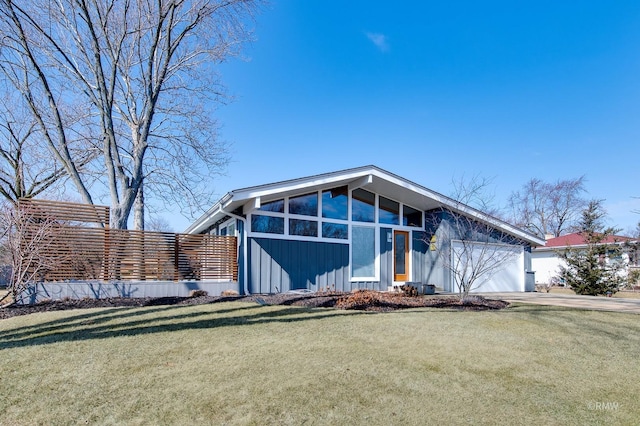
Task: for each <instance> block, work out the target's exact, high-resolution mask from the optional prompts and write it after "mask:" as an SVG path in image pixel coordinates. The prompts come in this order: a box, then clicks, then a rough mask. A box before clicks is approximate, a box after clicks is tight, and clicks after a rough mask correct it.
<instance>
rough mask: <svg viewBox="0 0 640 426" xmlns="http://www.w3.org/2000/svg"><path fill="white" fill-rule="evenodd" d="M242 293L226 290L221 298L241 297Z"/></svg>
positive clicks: (221, 294)
mask: <svg viewBox="0 0 640 426" xmlns="http://www.w3.org/2000/svg"><path fill="white" fill-rule="evenodd" d="M239 295H240V293H238V292H237V291H235V290H224V291H223V292H222V293H220V296H239Z"/></svg>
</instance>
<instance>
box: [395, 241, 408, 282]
mask: <svg viewBox="0 0 640 426" xmlns="http://www.w3.org/2000/svg"><path fill="white" fill-rule="evenodd" d="M393 280H394V281H408V280H409V233H408V232H407V231H394V232H393Z"/></svg>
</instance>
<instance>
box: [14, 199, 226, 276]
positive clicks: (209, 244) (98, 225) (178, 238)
mask: <svg viewBox="0 0 640 426" xmlns="http://www.w3.org/2000/svg"><path fill="white" fill-rule="evenodd" d="M19 209H20V213H21V214H20V216H21V217H22V218H23V219H22V220H23V221H24V222H26V223H27V225H26V226H22V228H21V229H23V233H24V234H25V235H24V236H23V237H22V238H23V240H24V241H25V243H28V242H29V241H32V240H33V236H34V235H35V234H36V233H38V231H40V232H41V230H42V229H43V224H45V223H47V224H48V225H49V226H47V232H48V235H46V239H47V241H48V243H47V244H44V245H42V246H44V247H46V253H43V258H45V257H46V258H47V263H48V264H49V265H55V267H48V268H47V269H46V272H45V273H44V274H43V276H42V277H41V279H43V280H45V281H66V280H104V281H110V280H158V281H166V280H170V281H171V280H173V281H181V280H230V281H237V280H238V262H237V245H236V244H237V242H236V237H227V236H216V235H200V234H198V235H191V234H173V233H167V232H147V231H130V230H120V229H109V227H108V225H109V208H108V207H104V206H91V205H86V204H76V203H63V202H57V201H55V202H54V201H42V200H31V199H22V200H20V203H19ZM51 225H53V226H51ZM86 225H93V227H91V226H86Z"/></svg>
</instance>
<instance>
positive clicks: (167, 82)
mask: <svg viewBox="0 0 640 426" xmlns="http://www.w3.org/2000/svg"><path fill="white" fill-rule="evenodd" d="M258 1H259V0H217V1H214V0H157V1H154V2H148V1H144V0H105V1H98V0H58V1H49V0H46V1H45V0H31V1H14V0H0V31H1V32H2V34H4V36H3V38H2V42H1V43H2V44H1V45H0V68H1V69H2V71H3V72H4V74H5V76H6V77H7V81H9V82H11V84H12V85H13V86H14V87H15V89H17V91H18V92H19V93H20V94H21V95H22V97H23V99H24V100H25V103H26V104H27V105H28V107H29V110H30V111H31V113H32V115H33V117H34V118H35V120H36V122H37V124H38V127H39V129H38V130H39V131H40V133H41V136H42V138H43V140H44V141H45V143H46V145H47V147H48V149H49V150H50V151H51V153H52V154H53V156H54V157H55V158H56V160H57V161H58V162H59V164H61V165H62V166H63V167H64V170H65V172H66V174H67V176H68V177H69V179H70V181H71V182H73V184H74V185H75V187H76V188H77V190H78V192H79V194H80V195H81V197H82V199H83V201H85V202H87V203H91V204H93V199H94V197H95V198H99V197H101V196H103V195H107V196H108V197H109V199H110V204H111V227H112V228H121V229H124V228H126V227H127V221H128V218H129V216H130V214H131V211H132V208H133V206H134V203H135V200H136V198H137V196H138V192H139V189H140V188H141V186H142V185H143V183H144V184H145V185H146V189H147V192H148V193H155V195H156V198H157V199H165V200H166V201H169V202H170V201H171V200H170V199H169V200H167V197H172V196H173V197H176V198H179V199H180V200H181V201H182V202H183V203H184V200H185V199H187V197H186V196H185V194H189V195H194V194H197V195H198V196H199V197H198V198H195V199H191V200H190V201H192V202H194V203H206V204H210V203H211V200H210V199H209V197H210V196H211V191H210V190H209V191H207V189H208V188H209V187H210V182H209V181H208V179H207V177H208V176H210V175H212V174H216V173H219V169H220V167H222V166H224V165H225V164H226V162H227V161H228V156H227V151H226V146H225V145H224V144H223V143H221V142H220V141H219V140H218V138H217V134H216V130H217V129H216V123H215V122H213V121H212V120H211V116H212V113H213V111H212V109H213V107H214V106H215V104H216V103H219V102H220V101H222V100H223V99H224V98H223V95H224V94H223V89H222V86H221V85H220V84H219V82H218V78H217V74H216V72H215V70H214V68H213V66H214V65H216V64H218V63H220V62H222V61H224V60H226V59H227V58H229V57H230V56H233V55H236V54H238V53H239V49H240V46H241V45H242V42H244V41H246V40H247V39H248V38H249V36H250V32H249V31H248V30H247V28H246V25H245V24H246V22H247V20H248V18H251V17H252V16H253V13H254V11H255V10H256V7H257V6H256V4H257V2H258ZM91 149H94V150H98V151H99V152H100V153H101V156H100V161H94V162H92V163H91V167H87V168H86V170H81V168H80V167H79V165H78V163H77V161H75V160H74V156H73V153H74V152H77V151H78V150H91ZM167 187H169V188H170V189H171V192H169V194H170V195H168V196H167V195H166V194H167V191H166V189H167ZM178 191H182V193H181V194H178ZM139 201H140V202H139V206H140V209H143V208H144V203H143V202H142V198H140V199H139ZM183 203H181V205H184V204H183ZM197 205H199V204H197ZM140 222H142V220H141V219H139V223H140ZM140 227H141V226H138V228H140Z"/></svg>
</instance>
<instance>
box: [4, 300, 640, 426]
mask: <svg viewBox="0 0 640 426" xmlns="http://www.w3.org/2000/svg"><path fill="white" fill-rule="evenodd" d="M639 320H640V317H639V316H637V315H631V314H617V313H610V312H592V311H580V310H570V309H562V308H550V307H544V306H531V305H515V306H513V307H511V308H508V309H506V310H503V311H498V312H457V311H447V310H436V309H421V310H411V311H402V312H392V313H363V312H344V311H337V310H323V309H315V310H307V309H303V308H292V307H282V306H259V305H254V304H246V303H239V302H234V303H225V304H216V305H204V306H179V307H176V306H171V307H170V306H160V307H148V308H135V309H134V308H117V309H115V308H114V309H93V310H85V311H82V310H78V311H68V312H50V313H43V314H34V315H29V316H24V317H17V318H12V319H8V320H2V321H0V424H7V425H21V424H24V425H27V424H28V425H32V424H133V425H137V424H152V425H155V424H180V425H187V424H255V425H263V424H291V425H301V424H336V425H345V424H366V425H375V424H380V425H389V424H416V425H418V424H420V425H422V424H509V425H512V424H522V425H534V424H539V425H548V424H563V425H569V424H575V425H584V424H604V423H607V424H637V421H638V419H639V418H640V402H639V399H638V383H639V382H640V373H639V371H640V369H639V368H638V362H639V359H640V321H639Z"/></svg>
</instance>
